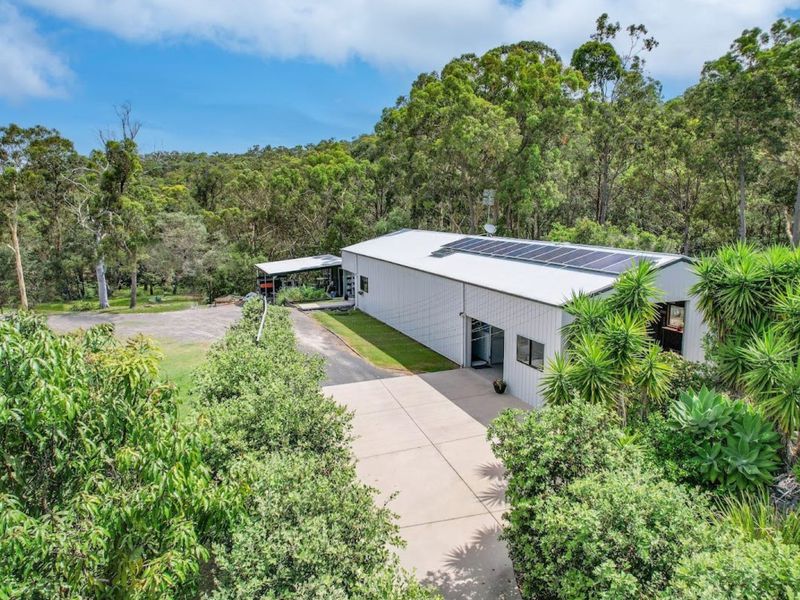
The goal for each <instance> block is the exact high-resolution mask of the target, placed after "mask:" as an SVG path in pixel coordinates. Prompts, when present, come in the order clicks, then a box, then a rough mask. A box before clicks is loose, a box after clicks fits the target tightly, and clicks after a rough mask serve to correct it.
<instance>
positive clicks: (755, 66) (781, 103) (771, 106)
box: [686, 30, 790, 241]
mask: <svg viewBox="0 0 800 600" xmlns="http://www.w3.org/2000/svg"><path fill="white" fill-rule="evenodd" d="M757 39H760V32H758V31H756V30H752V31H749V32H745V34H744V35H743V36H742V37H740V38H738V39H737V40H736V41H735V42H734V43H733V44H732V45H731V48H730V50H729V51H728V52H727V53H726V54H724V55H723V56H721V57H720V58H718V59H716V60H713V61H710V62H707V63H706V64H705V66H704V67H703V72H702V76H701V79H700V83H698V84H697V85H696V86H694V87H693V88H691V89H689V90H688V91H687V92H686V99H687V102H689V104H690V105H691V107H692V109H693V111H694V112H695V113H696V114H698V115H699V116H700V118H701V119H702V132H703V135H705V136H707V137H708V138H709V139H711V140H712V142H713V145H714V156H715V157H716V162H717V167H718V170H719V172H720V174H721V176H722V177H723V180H724V182H725V186H726V189H727V190H728V194H729V197H730V198H731V199H734V198H736V205H737V207H738V208H737V210H738V220H739V226H738V236H739V240H740V241H745V240H746V239H747V184H748V180H751V179H753V177H754V176H755V175H756V174H757V171H758V168H759V165H758V160H757V156H758V153H759V152H760V151H763V150H766V151H768V152H769V153H772V154H777V153H780V152H781V149H782V148H783V147H784V133H785V128H786V124H787V121H788V119H789V117H790V110H789V108H790V107H789V104H788V102H787V98H786V95H785V94H784V92H783V89H782V84H781V81H780V79H779V77H778V75H777V73H776V71H775V70H774V69H771V68H769V66H768V65H767V64H766V63H764V62H763V61H760V60H759V51H758V47H757V44H756V45H754V41H755V40H757Z"/></svg>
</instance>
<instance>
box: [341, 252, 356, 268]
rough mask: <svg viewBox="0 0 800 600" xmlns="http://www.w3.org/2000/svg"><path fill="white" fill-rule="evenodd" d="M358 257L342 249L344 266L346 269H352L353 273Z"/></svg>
mask: <svg viewBox="0 0 800 600" xmlns="http://www.w3.org/2000/svg"><path fill="white" fill-rule="evenodd" d="M357 258H358V257H357V256H356V255H355V254H351V253H350V252H346V251H344V250H342V268H343V269H344V270H345V271H350V272H351V273H355V272H356V259H357Z"/></svg>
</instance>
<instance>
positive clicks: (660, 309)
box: [648, 302, 686, 354]
mask: <svg viewBox="0 0 800 600" xmlns="http://www.w3.org/2000/svg"><path fill="white" fill-rule="evenodd" d="M685 325H686V302H664V303H661V304H656V318H655V319H654V320H653V322H652V323H650V325H649V326H648V331H649V333H650V337H652V338H653V339H654V340H655V341H656V342H658V344H659V345H660V346H661V347H662V348H663V349H664V350H669V351H671V352H675V353H676V354H683V330H684V327H685Z"/></svg>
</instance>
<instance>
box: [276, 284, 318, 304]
mask: <svg viewBox="0 0 800 600" xmlns="http://www.w3.org/2000/svg"><path fill="white" fill-rule="evenodd" d="M327 298H328V294H326V293H325V290H323V289H320V288H317V287H314V286H311V285H301V286H297V287H285V288H281V291H279V292H278V294H277V296H276V297H275V304H277V305H278V306H286V305H287V304H289V303H290V302H313V301H314V300H325V299H327Z"/></svg>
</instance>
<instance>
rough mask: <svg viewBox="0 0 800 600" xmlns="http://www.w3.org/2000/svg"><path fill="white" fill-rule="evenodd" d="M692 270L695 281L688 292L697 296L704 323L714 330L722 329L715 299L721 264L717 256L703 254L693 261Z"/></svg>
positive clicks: (721, 319)
mask: <svg viewBox="0 0 800 600" xmlns="http://www.w3.org/2000/svg"><path fill="white" fill-rule="evenodd" d="M693 270H694V272H695V274H696V275H697V281H696V282H695V284H694V285H692V287H691V288H690V289H689V293H690V294H692V295H693V296H696V297H697V299H698V301H697V308H698V309H699V310H700V312H701V313H702V314H703V318H704V319H705V321H706V323H709V324H710V325H712V326H714V328H715V329H716V330H720V329H724V328H723V318H722V311H721V308H720V306H719V302H718V301H717V293H718V291H719V288H720V282H721V280H722V264H721V263H720V261H719V260H718V258H717V257H714V256H704V257H701V258H699V259H698V260H697V261H696V262H695V263H694V266H693Z"/></svg>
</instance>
